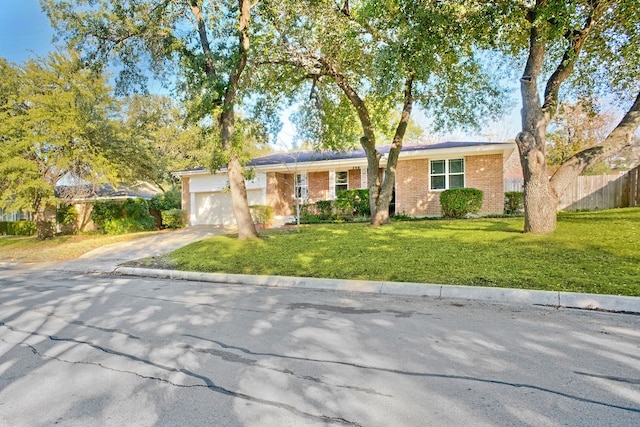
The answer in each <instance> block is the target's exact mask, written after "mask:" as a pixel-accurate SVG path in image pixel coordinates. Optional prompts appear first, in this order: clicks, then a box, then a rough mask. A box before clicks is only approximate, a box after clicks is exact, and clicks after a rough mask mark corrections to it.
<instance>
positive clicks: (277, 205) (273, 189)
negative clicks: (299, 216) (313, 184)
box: [267, 172, 295, 215]
mask: <svg viewBox="0 0 640 427" xmlns="http://www.w3.org/2000/svg"><path fill="white" fill-rule="evenodd" d="M293 192H294V180H293V174H282V173H275V172H269V173H267V205H269V206H271V207H273V209H274V214H275V215H290V214H291V212H292V207H293V205H294V204H295V201H294V198H293Z"/></svg>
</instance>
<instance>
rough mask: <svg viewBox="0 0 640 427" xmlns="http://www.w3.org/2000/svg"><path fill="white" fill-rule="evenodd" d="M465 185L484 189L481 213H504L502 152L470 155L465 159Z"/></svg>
mask: <svg viewBox="0 0 640 427" xmlns="http://www.w3.org/2000/svg"><path fill="white" fill-rule="evenodd" d="M465 172H466V176H465V180H466V183H465V185H466V186H467V187H471V188H477V189H479V190H482V191H483V193H484V195H483V196H484V198H483V201H482V210H481V211H480V214H482V215H488V214H502V213H504V169H503V161H502V154H492V155H488V156H469V157H467V158H466V159H465Z"/></svg>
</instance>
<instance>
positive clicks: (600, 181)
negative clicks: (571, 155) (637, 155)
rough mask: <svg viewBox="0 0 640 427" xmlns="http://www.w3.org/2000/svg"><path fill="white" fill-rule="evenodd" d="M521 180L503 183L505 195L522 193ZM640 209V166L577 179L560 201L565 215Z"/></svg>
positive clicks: (508, 180) (560, 206)
mask: <svg viewBox="0 0 640 427" xmlns="http://www.w3.org/2000/svg"><path fill="white" fill-rule="evenodd" d="M522 185H523V181H522V179H506V180H505V183H504V189H505V191H522ZM630 206H640V166H638V167H636V168H635V169H632V170H630V171H629V172H626V173H624V174H621V175H597V176H579V177H578V178H577V179H576V180H575V182H574V183H573V184H572V185H570V186H569V187H568V188H567V189H566V190H565V191H564V193H563V194H562V195H561V197H560V203H559V209H560V210H565V211H579V210H596V209H612V208H623V207H630Z"/></svg>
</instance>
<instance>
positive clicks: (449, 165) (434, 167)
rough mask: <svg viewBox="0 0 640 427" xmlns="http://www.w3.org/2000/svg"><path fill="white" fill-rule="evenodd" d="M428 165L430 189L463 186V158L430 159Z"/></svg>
mask: <svg viewBox="0 0 640 427" xmlns="http://www.w3.org/2000/svg"><path fill="white" fill-rule="evenodd" d="M430 167H431V170H430V171H429V181H430V185H429V188H430V189H431V190H446V189H448V188H462V187H464V159H449V160H431V162H430Z"/></svg>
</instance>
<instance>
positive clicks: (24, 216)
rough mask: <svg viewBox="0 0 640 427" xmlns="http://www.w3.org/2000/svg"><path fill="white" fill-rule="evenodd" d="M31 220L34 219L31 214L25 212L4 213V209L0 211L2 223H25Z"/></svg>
mask: <svg viewBox="0 0 640 427" xmlns="http://www.w3.org/2000/svg"><path fill="white" fill-rule="evenodd" d="M31 219H32V215H31V212H23V211H19V212H13V211H4V210H3V209H0V222H1V221H7V222H14V221H25V220H31Z"/></svg>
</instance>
